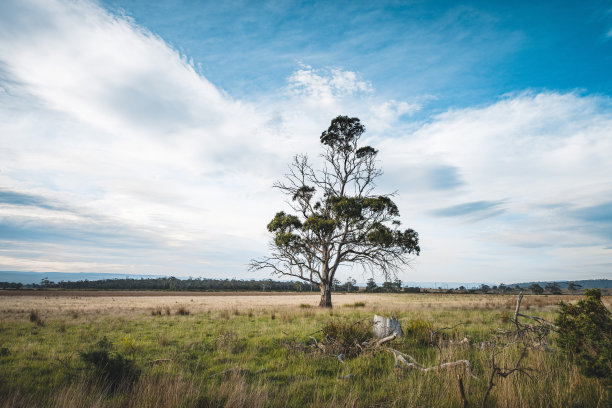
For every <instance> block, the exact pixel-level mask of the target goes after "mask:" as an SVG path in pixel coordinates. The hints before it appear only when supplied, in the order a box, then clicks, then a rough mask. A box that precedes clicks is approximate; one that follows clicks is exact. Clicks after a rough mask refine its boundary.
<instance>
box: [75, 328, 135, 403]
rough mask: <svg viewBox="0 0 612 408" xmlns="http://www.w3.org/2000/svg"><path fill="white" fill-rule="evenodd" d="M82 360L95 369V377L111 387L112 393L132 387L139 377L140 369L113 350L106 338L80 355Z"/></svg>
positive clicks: (130, 360) (132, 361)
mask: <svg viewBox="0 0 612 408" xmlns="http://www.w3.org/2000/svg"><path fill="white" fill-rule="evenodd" d="M79 354H80V356H81V359H82V360H83V361H84V362H85V363H87V364H88V365H89V366H90V367H92V368H93V375H94V376H95V377H96V379H97V380H98V379H99V380H101V381H102V382H103V383H105V384H107V385H108V386H109V389H110V390H111V391H116V390H118V389H119V388H122V387H128V388H129V387H130V386H131V385H132V384H133V383H134V382H135V381H136V380H137V379H138V377H139V375H140V369H139V368H138V367H137V366H136V363H135V362H134V360H132V359H128V358H125V357H124V356H123V355H121V354H120V353H118V352H116V351H114V350H113V345H112V344H111V342H110V341H109V340H108V339H107V338H106V336H104V337H103V338H102V340H100V341H98V342H97V343H96V344H94V345H93V346H92V347H90V349H89V350H87V351H82V352H80V353H79Z"/></svg>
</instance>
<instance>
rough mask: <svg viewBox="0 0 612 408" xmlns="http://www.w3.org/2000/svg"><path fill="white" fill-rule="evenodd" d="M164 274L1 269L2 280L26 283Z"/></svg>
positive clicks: (143, 276) (151, 276) (147, 276)
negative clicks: (44, 279)
mask: <svg viewBox="0 0 612 408" xmlns="http://www.w3.org/2000/svg"><path fill="white" fill-rule="evenodd" d="M160 277H162V275H136V274H127V273H84V272H83V273H81V272H75V273H64V272H20V271H0V282H15V283H22V284H24V285H27V284H31V283H40V281H41V280H42V279H43V278H47V279H49V280H50V281H53V282H61V281H64V282H76V281H80V280H85V279H87V280H90V281H92V280H103V279H126V278H127V279H140V278H145V279H147V278H160Z"/></svg>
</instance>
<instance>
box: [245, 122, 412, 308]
mask: <svg viewBox="0 0 612 408" xmlns="http://www.w3.org/2000/svg"><path fill="white" fill-rule="evenodd" d="M364 132H365V127H364V126H363V125H362V124H361V122H360V121H359V119H358V118H349V117H348V116H338V117H336V118H335V119H333V120H332V121H331V124H330V126H329V128H328V129H327V130H326V131H324V132H323V133H322V134H321V137H320V141H321V144H322V148H323V153H322V154H321V159H322V165H321V166H320V168H316V169H315V168H314V167H313V165H312V163H311V161H310V160H309V159H308V157H307V156H306V155H303V154H298V155H296V156H295V157H294V159H293V162H291V164H290V165H289V172H288V173H287V174H286V175H285V177H284V179H283V180H281V181H278V182H277V183H275V184H274V187H275V188H277V189H279V190H280V191H281V192H283V193H284V194H285V195H286V196H287V197H288V198H289V200H288V204H289V207H290V208H291V211H290V212H285V211H279V212H277V213H276V215H275V216H274V218H273V219H272V220H271V221H270V223H269V224H268V231H269V232H270V233H271V235H272V239H271V242H270V255H269V256H267V257H264V258H262V259H259V260H253V261H252V262H251V265H250V266H251V269H252V270H259V269H270V270H272V272H273V273H276V274H279V275H289V276H293V277H296V278H299V279H302V280H305V281H307V282H310V283H312V284H317V285H318V286H319V288H320V289H321V302H320V306H323V307H331V306H332V303H331V284H332V282H333V280H334V277H335V274H336V272H337V271H338V268H339V267H340V266H341V265H349V264H351V265H359V266H361V267H362V268H363V269H364V270H365V271H369V272H372V273H380V274H382V275H383V276H384V277H385V278H386V279H387V280H390V278H393V277H395V275H396V273H397V271H398V270H399V269H400V268H401V267H402V266H405V265H407V264H408V263H409V262H410V261H411V260H412V259H413V258H412V257H413V256H417V255H419V253H420V247H419V236H418V233H417V232H416V231H414V230H412V229H405V230H401V229H400V228H399V227H400V224H401V223H400V221H399V216H400V214H399V210H398V208H397V205H396V204H395V203H394V202H393V200H392V194H384V195H380V194H375V193H374V188H375V184H374V183H375V180H376V178H377V177H379V176H380V175H381V174H382V171H381V170H380V169H379V168H378V167H377V160H376V156H377V153H378V151H377V150H376V149H374V148H373V147H371V146H360V145H359V140H360V138H361V136H362V135H363V133H364Z"/></svg>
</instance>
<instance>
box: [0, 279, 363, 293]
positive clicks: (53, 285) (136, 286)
mask: <svg viewBox="0 0 612 408" xmlns="http://www.w3.org/2000/svg"><path fill="white" fill-rule="evenodd" d="M0 289H67V290H176V291H211V292H214V291H265V292H307V291H315V292H316V291H318V290H319V287H318V286H317V285H312V284H308V283H305V282H299V281H297V282H296V281H290V282H279V281H275V280H271V279H265V280H238V279H203V278H188V279H179V278H175V277H164V278H141V279H132V278H126V279H119V278H116V279H101V280H87V279H85V280H79V281H68V282H67V281H61V282H53V281H51V280H49V279H47V278H44V279H42V280H41V282H40V283H32V284H25V285H24V284H22V283H15V282H0ZM357 290H358V288H357V286H355V281H354V280H349V281H347V282H346V283H339V282H338V284H337V285H335V286H334V291H336V292H356V291H357Z"/></svg>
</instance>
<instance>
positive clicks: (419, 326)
mask: <svg viewBox="0 0 612 408" xmlns="http://www.w3.org/2000/svg"><path fill="white" fill-rule="evenodd" d="M432 327H433V326H432V324H431V323H430V322H428V321H426V320H423V319H414V320H410V321H409V322H408V324H407V325H406V327H404V328H403V329H404V334H405V337H406V339H409V340H411V341H413V342H415V343H417V344H420V345H426V344H429V343H430V341H431V338H430V337H431V331H432Z"/></svg>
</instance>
